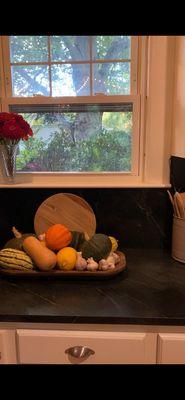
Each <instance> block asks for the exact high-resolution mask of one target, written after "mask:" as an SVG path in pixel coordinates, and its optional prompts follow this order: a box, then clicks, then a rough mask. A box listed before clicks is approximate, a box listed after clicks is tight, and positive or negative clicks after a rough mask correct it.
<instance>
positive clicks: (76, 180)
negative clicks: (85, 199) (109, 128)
mask: <svg viewBox="0 0 185 400" xmlns="http://www.w3.org/2000/svg"><path fill="white" fill-rule="evenodd" d="M137 187H138V188H160V187H161V188H169V187H171V185H170V184H169V183H168V182H167V183H164V182H161V181H157V180H156V181H153V182H146V181H143V180H142V179H141V177H139V176H134V175H130V174H123V173H117V174H113V173H105V174H102V173H101V174H93V173H81V174H79V173H65V174H61V173H54V174H50V173H47V172H46V173H42V174H41V173H34V174H33V173H18V174H16V178H15V183H8V182H6V181H4V180H3V179H2V178H1V179H0V188H102V189H103V188H137Z"/></svg>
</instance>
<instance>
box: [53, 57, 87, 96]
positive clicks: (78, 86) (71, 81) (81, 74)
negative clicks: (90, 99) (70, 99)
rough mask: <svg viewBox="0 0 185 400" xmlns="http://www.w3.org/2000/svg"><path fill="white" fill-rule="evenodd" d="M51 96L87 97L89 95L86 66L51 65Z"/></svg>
mask: <svg viewBox="0 0 185 400" xmlns="http://www.w3.org/2000/svg"><path fill="white" fill-rule="evenodd" d="M51 73H52V95H53V96H88V95H89V94H90V78H89V65H88V64H66V65H65V64H63V65H61V64H59V65H53V66H52V68H51Z"/></svg>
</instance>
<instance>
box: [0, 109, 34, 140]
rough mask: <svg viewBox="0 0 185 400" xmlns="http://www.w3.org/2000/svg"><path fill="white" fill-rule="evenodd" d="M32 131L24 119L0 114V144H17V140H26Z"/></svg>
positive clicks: (5, 113) (13, 114)
mask: <svg viewBox="0 0 185 400" xmlns="http://www.w3.org/2000/svg"><path fill="white" fill-rule="evenodd" d="M32 135H33V131H32V129H31V127H30V125H29V124H28V122H26V121H25V120H24V118H23V117H22V116H21V115H19V114H15V113H8V112H1V113H0V143H1V144H6V143H8V144H9V143H18V142H19V140H21V139H22V140H28V138H29V136H32Z"/></svg>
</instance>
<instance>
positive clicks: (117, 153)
mask: <svg viewBox="0 0 185 400" xmlns="http://www.w3.org/2000/svg"><path fill="white" fill-rule="evenodd" d="M130 159H131V137H130V135H129V134H128V133H124V132H123V131H117V132H115V131H108V130H105V129H102V130H101V131H99V132H95V133H94V134H93V135H92V136H91V137H90V138H88V139H86V140H83V141H78V142H76V143H74V142H73V141H72V140H71V136H70V134H69V133H67V132H66V131H61V132H60V133H59V132H55V134H54V135H52V140H51V141H49V143H48V145H46V143H45V144H44V142H43V140H41V139H33V138H32V139H31V140H30V142H27V143H26V145H25V149H24V150H23V151H22V152H21V154H20V155H19V156H18V157H17V169H19V170H24V169H26V164H27V163H29V162H33V163H36V164H37V165H39V167H40V170H42V171H81V172H82V171H94V172H101V171H130V168H131V165H130Z"/></svg>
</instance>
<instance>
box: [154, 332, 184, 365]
mask: <svg viewBox="0 0 185 400" xmlns="http://www.w3.org/2000/svg"><path fill="white" fill-rule="evenodd" d="M157 363H159V364H185V334H184V333H160V334H159V335H158V351H157Z"/></svg>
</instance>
